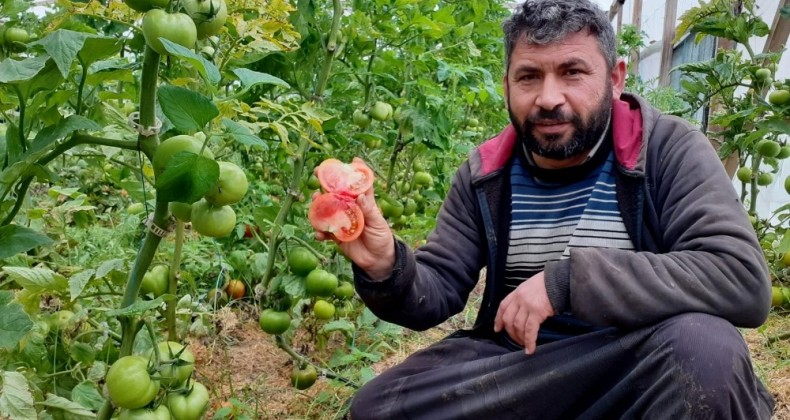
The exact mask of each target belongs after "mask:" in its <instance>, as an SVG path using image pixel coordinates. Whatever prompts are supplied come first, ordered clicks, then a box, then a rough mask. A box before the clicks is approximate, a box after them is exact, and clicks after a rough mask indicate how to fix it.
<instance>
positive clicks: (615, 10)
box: [609, 0, 625, 32]
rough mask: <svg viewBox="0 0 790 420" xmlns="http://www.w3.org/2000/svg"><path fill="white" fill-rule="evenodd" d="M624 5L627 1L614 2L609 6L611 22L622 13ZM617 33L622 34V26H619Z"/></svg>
mask: <svg viewBox="0 0 790 420" xmlns="http://www.w3.org/2000/svg"><path fill="white" fill-rule="evenodd" d="M623 3H625V0H614V1H613V2H612V5H611V6H609V21H610V22H611V21H612V19H614V16H615V15H617V14H619V13H620V10H621V9H622V8H623ZM617 31H618V32H620V25H619V24H618V25H617Z"/></svg>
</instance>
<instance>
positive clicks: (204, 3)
mask: <svg viewBox="0 0 790 420" xmlns="http://www.w3.org/2000/svg"><path fill="white" fill-rule="evenodd" d="M181 4H182V5H183V6H184V11H185V12H186V14H188V15H189V17H191V18H192V21H194V22H195V26H196V28H197V36H198V39H204V38H207V37H209V36H211V35H214V34H216V33H218V32H219V31H220V30H221V29H222V28H223V27H224V26H225V21H226V20H227V19H228V8H227V6H226V5H225V0H182V2H181ZM211 55H213V53H212V54H211Z"/></svg>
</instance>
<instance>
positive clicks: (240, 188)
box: [203, 162, 249, 206]
mask: <svg viewBox="0 0 790 420" xmlns="http://www.w3.org/2000/svg"><path fill="white" fill-rule="evenodd" d="M217 163H218V164H219V180H217V185H215V186H214V187H212V188H211V190H209V192H208V193H206V195H204V196H203V197H204V198H205V199H206V201H208V202H209V203H211V204H212V205H214V206H224V205H227V204H236V203H238V202H239V201H241V199H242V198H244V195H245V194H247V188H248V186H249V184H248V182H247V175H245V174H244V171H243V170H242V169H241V168H239V167H238V166H236V165H235V164H233V163H230V162H217Z"/></svg>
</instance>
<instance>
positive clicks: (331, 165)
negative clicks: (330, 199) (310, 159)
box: [315, 159, 373, 197]
mask: <svg viewBox="0 0 790 420" xmlns="http://www.w3.org/2000/svg"><path fill="white" fill-rule="evenodd" d="M315 173H316V176H317V177H318V182H319V183H320V184H321V188H323V190H324V191H326V192H332V193H337V194H344V195H349V196H351V197H357V196H358V195H360V194H362V193H364V192H365V191H367V190H368V189H370V187H372V186H373V171H372V170H371V169H370V168H368V166H367V165H365V163H364V162H362V161H361V160H358V159H354V161H353V162H351V163H343V162H341V161H339V160H337V159H326V160H325V161H323V162H321V164H320V165H318V168H316V170H315Z"/></svg>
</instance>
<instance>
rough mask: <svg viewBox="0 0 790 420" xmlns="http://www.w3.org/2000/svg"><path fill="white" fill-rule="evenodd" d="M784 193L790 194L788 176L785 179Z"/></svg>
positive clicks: (789, 179) (789, 177)
mask: <svg viewBox="0 0 790 420" xmlns="http://www.w3.org/2000/svg"><path fill="white" fill-rule="evenodd" d="M785 191H786V192H787V193H788V194H790V175H788V176H787V178H785Z"/></svg>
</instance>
